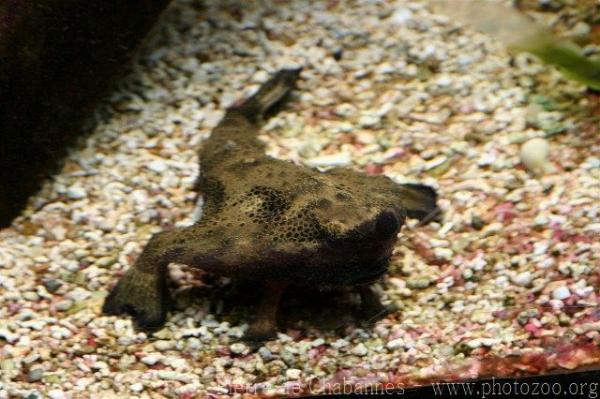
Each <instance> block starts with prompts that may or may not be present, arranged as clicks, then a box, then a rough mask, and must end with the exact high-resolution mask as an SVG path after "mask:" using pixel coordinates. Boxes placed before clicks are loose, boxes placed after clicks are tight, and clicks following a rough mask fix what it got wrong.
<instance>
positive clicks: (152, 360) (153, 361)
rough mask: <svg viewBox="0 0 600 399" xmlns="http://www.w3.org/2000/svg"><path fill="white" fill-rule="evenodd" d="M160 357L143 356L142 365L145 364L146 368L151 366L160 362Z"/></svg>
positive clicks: (152, 355) (155, 354)
mask: <svg viewBox="0 0 600 399" xmlns="http://www.w3.org/2000/svg"><path fill="white" fill-rule="evenodd" d="M161 358H162V355H160V354H158V353H151V354H149V355H146V356H144V357H143V358H142V359H141V360H142V363H144V364H147V365H148V366H152V365H154V364H156V363H158V362H159V361H160V359H161Z"/></svg>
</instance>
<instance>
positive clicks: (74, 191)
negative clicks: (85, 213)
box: [67, 186, 87, 200]
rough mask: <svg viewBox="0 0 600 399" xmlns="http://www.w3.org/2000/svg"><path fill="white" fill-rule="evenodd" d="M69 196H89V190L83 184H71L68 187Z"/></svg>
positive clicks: (79, 197)
mask: <svg viewBox="0 0 600 399" xmlns="http://www.w3.org/2000/svg"><path fill="white" fill-rule="evenodd" d="M67 197H69V198H71V199H74V200H78V199H82V198H85V197H87V191H85V189H84V188H83V187H81V186H71V187H69V188H68V189H67Z"/></svg>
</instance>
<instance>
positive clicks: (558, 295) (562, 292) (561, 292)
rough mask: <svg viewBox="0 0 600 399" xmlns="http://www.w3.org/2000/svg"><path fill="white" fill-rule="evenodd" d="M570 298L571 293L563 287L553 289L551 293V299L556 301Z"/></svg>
mask: <svg viewBox="0 0 600 399" xmlns="http://www.w3.org/2000/svg"><path fill="white" fill-rule="evenodd" d="M570 296H571V291H569V288H567V287H565V286H564V285H563V286H561V287H558V288H555V289H554V291H552V298H554V299H556V300H558V301H562V300H563V299H567V298H568V297H570Z"/></svg>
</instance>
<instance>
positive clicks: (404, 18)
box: [391, 8, 413, 26]
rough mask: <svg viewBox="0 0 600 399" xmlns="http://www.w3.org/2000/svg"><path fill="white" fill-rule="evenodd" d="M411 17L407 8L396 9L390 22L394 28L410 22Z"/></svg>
mask: <svg viewBox="0 0 600 399" xmlns="http://www.w3.org/2000/svg"><path fill="white" fill-rule="evenodd" d="M412 17H413V13H412V11H410V10H409V9H408V8H398V9H397V10H396V12H394V14H392V16H391V21H392V23H393V24H394V25H396V26H401V25H404V24H406V23H407V22H408V21H410V20H411V19H412Z"/></svg>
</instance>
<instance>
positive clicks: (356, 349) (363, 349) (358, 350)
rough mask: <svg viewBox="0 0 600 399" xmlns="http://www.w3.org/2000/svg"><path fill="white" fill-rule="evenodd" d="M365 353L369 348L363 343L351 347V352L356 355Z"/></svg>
mask: <svg viewBox="0 0 600 399" xmlns="http://www.w3.org/2000/svg"><path fill="white" fill-rule="evenodd" d="M367 353H369V350H368V349H367V347H366V346H365V345H364V344H363V343H360V344H358V345H356V346H355V347H354V348H353V349H352V354H353V355H356V356H365V355H366V354H367Z"/></svg>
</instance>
